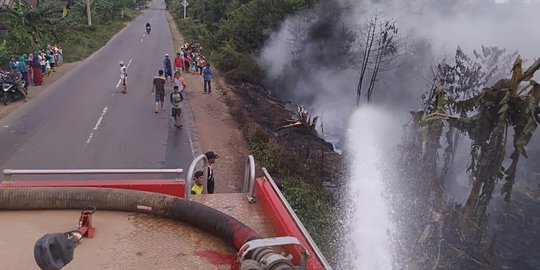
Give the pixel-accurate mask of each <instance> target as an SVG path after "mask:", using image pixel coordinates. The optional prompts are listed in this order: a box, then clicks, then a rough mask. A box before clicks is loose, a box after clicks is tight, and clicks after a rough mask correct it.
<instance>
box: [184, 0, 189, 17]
mask: <svg viewBox="0 0 540 270" xmlns="http://www.w3.org/2000/svg"><path fill="white" fill-rule="evenodd" d="M182 6H184V20H185V19H186V8H187V6H189V3H188V1H187V0H184V1H183V2H182Z"/></svg>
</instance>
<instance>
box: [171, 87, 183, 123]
mask: <svg viewBox="0 0 540 270" xmlns="http://www.w3.org/2000/svg"><path fill="white" fill-rule="evenodd" d="M170 100H171V107H172V117H173V118H174V126H175V127H177V128H181V127H182V125H180V115H181V114H182V109H181V108H180V102H182V101H184V98H183V97H182V95H181V94H180V92H178V86H177V85H175V86H174V88H173V92H172V93H171V95H170Z"/></svg>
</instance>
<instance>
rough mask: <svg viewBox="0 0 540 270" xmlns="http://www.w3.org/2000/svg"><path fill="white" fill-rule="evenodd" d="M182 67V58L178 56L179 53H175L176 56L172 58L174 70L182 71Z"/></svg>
mask: <svg viewBox="0 0 540 270" xmlns="http://www.w3.org/2000/svg"><path fill="white" fill-rule="evenodd" d="M183 68H184V59H182V57H180V53H176V58H174V71H175V73H176V72H178V73H182V69H183Z"/></svg>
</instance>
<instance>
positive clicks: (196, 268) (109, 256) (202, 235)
mask: <svg viewBox="0 0 540 270" xmlns="http://www.w3.org/2000/svg"><path fill="white" fill-rule="evenodd" d="M194 200H195V201H198V202H200V203H203V204H206V205H208V206H211V207H214V208H216V209H218V210H220V211H222V212H224V213H226V214H229V215H231V216H233V217H235V218H236V219H238V220H240V221H242V222H243V223H245V224H246V225H248V226H249V227H250V228H252V229H253V230H254V231H256V232H258V233H259V234H260V235H261V236H263V237H270V236H274V231H273V230H272V228H271V226H270V224H269V222H268V220H267V219H266V216H265V215H264V213H263V211H262V208H261V206H260V205H259V204H257V203H255V204H251V203H247V202H246V200H245V195H243V194H214V195H200V196H196V197H194ZM79 214H80V211H72V210H54V211H0V251H1V252H0V269H10V270H18V269H21V270H30V269H39V268H38V266H37V264H36V263H35V261H34V253H33V250H34V244H35V242H36V240H37V239H39V238H40V237H41V236H43V235H45V234H48V233H57V232H66V231H70V230H74V229H76V226H77V222H78V219H79ZM93 222H94V226H95V227H96V234H95V237H94V238H92V239H83V241H82V243H81V244H80V245H79V246H78V247H77V248H76V249H75V255H74V260H73V261H72V262H71V263H70V264H68V265H67V266H66V267H65V268H63V269H67V270H69V269H82V270H85V269H152V270H154V269H189V270H206V269H230V258H231V257H232V255H234V254H235V250H234V249H233V248H232V247H230V246H228V245H227V244H225V242H223V241H222V240H220V239H219V238H217V237H215V236H213V235H210V234H208V233H206V232H204V231H202V230H200V229H198V228H195V227H193V226H190V225H187V224H185V223H183V222H178V221H174V220H169V219H165V218H158V217H154V216H150V215H145V214H136V213H125V212H111V211H99V210H98V211H97V212H96V213H95V214H94V215H93Z"/></svg>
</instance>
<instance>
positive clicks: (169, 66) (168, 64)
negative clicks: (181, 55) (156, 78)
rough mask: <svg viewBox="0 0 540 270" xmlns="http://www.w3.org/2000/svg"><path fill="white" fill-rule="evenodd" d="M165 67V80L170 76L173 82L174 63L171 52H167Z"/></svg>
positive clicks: (164, 61)
mask: <svg viewBox="0 0 540 270" xmlns="http://www.w3.org/2000/svg"><path fill="white" fill-rule="evenodd" d="M163 69H164V70H165V80H167V78H168V77H171V82H173V77H172V63H171V59H170V58H169V54H165V60H163Z"/></svg>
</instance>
